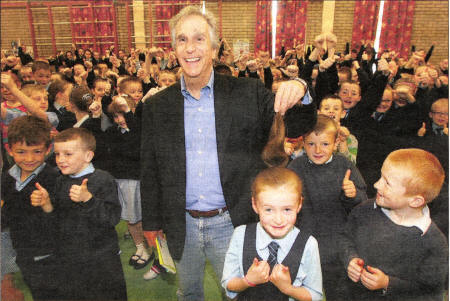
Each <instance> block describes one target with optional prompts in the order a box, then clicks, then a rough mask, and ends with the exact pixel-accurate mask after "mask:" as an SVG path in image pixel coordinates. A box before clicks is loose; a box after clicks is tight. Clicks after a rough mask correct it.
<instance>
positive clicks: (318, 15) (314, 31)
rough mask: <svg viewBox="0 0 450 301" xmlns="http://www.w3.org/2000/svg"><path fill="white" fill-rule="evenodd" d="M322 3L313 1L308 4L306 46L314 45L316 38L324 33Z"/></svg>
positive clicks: (316, 0)
mask: <svg viewBox="0 0 450 301" xmlns="http://www.w3.org/2000/svg"><path fill="white" fill-rule="evenodd" d="M322 7H323V3H322V1H318V0H313V1H311V0H310V1H309V3H308V11H307V19H306V20H307V24H306V44H307V45H309V44H312V43H313V41H314V38H315V37H316V36H317V35H319V34H320V32H321V31H322Z"/></svg>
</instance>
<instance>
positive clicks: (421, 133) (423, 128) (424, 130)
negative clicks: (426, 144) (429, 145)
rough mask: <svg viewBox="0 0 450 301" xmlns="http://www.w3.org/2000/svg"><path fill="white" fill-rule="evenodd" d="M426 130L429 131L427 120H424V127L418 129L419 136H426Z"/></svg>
mask: <svg viewBox="0 0 450 301" xmlns="http://www.w3.org/2000/svg"><path fill="white" fill-rule="evenodd" d="M426 132H427V129H426V124H425V122H422V127H421V128H420V129H419V130H418V131H417V136H419V137H423V136H425V133H426Z"/></svg>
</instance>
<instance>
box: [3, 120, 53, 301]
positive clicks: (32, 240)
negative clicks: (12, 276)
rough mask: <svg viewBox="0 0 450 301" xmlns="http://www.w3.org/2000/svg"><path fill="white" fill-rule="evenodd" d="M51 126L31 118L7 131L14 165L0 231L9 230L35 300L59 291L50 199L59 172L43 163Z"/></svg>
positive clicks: (16, 122) (9, 174)
mask: <svg viewBox="0 0 450 301" xmlns="http://www.w3.org/2000/svg"><path fill="white" fill-rule="evenodd" d="M50 128H51V125H50V124H49V123H48V122H47V121H44V120H42V119H39V118H37V117H34V116H21V117H17V118H15V119H14V120H13V121H12V122H11V124H10V126H9V131H8V140H9V145H10V147H11V148H10V150H9V154H10V155H11V157H12V158H13V159H14V162H15V165H14V166H13V167H11V169H9V170H8V171H7V172H5V173H4V174H3V176H2V200H3V201H4V204H3V207H2V229H5V228H9V229H10V233H11V240H12V244H13V247H14V249H15V251H16V252H17V257H16V262H17V265H18V266H19V268H20V270H21V272H22V275H23V279H24V281H25V283H26V284H27V285H28V287H29V289H30V291H31V295H32V296H33V299H34V300H50V299H55V298H56V296H57V287H58V285H57V283H56V282H55V279H58V276H57V266H56V264H55V248H56V233H55V228H56V224H55V212H54V210H53V209H54V208H53V204H52V202H51V201H50V197H49V195H50V196H53V195H54V192H55V180H56V177H57V175H58V172H57V171H56V170H55V169H54V168H53V167H51V166H49V165H47V164H46V163H45V157H46V155H47V154H48V153H49V152H50V149H51V145H50V144H51V140H50ZM42 186H44V187H47V190H46V191H45V190H44V189H43V188H42Z"/></svg>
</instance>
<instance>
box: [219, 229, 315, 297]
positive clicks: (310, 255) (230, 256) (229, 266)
mask: <svg viewBox="0 0 450 301" xmlns="http://www.w3.org/2000/svg"><path fill="white" fill-rule="evenodd" d="M245 229H246V226H245V225H242V226H239V227H237V228H236V229H234V232H233V236H232V237H231V241H230V245H229V247H228V251H227V254H226V256H225V263H224V267H223V274H222V281H221V283H222V287H223V288H224V289H225V291H226V293H227V296H228V297H229V298H235V297H236V296H237V294H238V293H235V292H231V291H228V290H227V285H228V281H230V280H231V279H232V278H235V277H244V276H245V274H244V267H243V266H242V255H243V249H244V236H245ZM298 233H300V230H299V229H298V228H296V227H294V228H293V229H292V230H291V231H290V232H289V233H288V234H287V235H286V236H285V237H283V238H281V239H273V238H272V237H270V235H269V234H267V233H266V231H264V229H263V228H262V226H261V224H260V223H258V224H257V226H256V251H257V253H258V255H259V256H260V257H261V258H262V259H263V260H267V258H269V248H268V246H269V244H270V242H272V241H275V242H277V243H278V245H279V246H280V247H279V248H278V253H277V262H278V263H280V262H283V260H284V258H285V257H286V256H287V254H288V253H289V251H290V250H291V247H292V245H293V244H294V242H295V239H296V237H297V235H298ZM293 286H296V287H300V286H301V287H304V288H305V289H307V290H308V292H309V293H310V294H311V298H312V300H322V298H323V296H322V270H321V266H320V255H319V246H318V244H317V240H316V239H315V238H314V237H313V236H310V237H309V239H308V241H307V242H306V245H305V249H304V251H303V256H302V259H301V262H300V267H299V269H298V272H297V277H296V278H295V280H294V282H293ZM289 300H294V299H293V298H289Z"/></svg>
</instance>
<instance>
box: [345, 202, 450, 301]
mask: <svg viewBox="0 0 450 301" xmlns="http://www.w3.org/2000/svg"><path fill="white" fill-rule="evenodd" d="M341 246H342V247H341V250H342V253H341V257H342V261H343V262H344V263H345V264H346V266H348V263H349V262H350V260H351V259H352V258H355V257H358V258H362V259H363V260H364V264H365V265H370V266H372V267H374V268H377V269H380V270H381V271H383V272H384V273H385V274H386V275H388V276H389V286H388V288H387V290H386V292H385V294H384V295H383V292H382V291H381V290H376V291H370V290H368V289H367V288H365V287H364V286H363V285H362V284H361V283H360V282H358V283H353V282H351V281H350V280H349V286H350V288H351V291H352V293H353V296H354V297H352V298H350V297H349V300H402V301H409V300H417V301H418V300H421V301H426V300H442V298H443V292H444V289H445V285H446V276H447V273H448V246H447V242H446V239H445V237H444V235H443V234H442V232H441V231H439V229H438V228H437V227H436V225H435V224H434V222H431V225H430V226H429V228H428V230H427V231H426V232H425V233H422V230H420V229H419V228H417V227H415V226H412V227H405V226H401V225H397V224H395V223H394V222H392V221H391V220H390V219H389V218H388V217H387V216H386V215H385V214H384V213H383V211H382V210H381V208H380V207H378V206H377V207H375V206H374V202H373V200H371V201H366V202H364V203H362V204H361V205H360V206H357V207H355V208H354V209H353V211H352V212H351V214H350V215H349V218H348V223H347V225H346V235H345V238H344V240H343V241H342V242H341Z"/></svg>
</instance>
